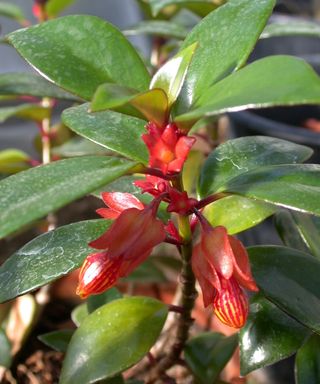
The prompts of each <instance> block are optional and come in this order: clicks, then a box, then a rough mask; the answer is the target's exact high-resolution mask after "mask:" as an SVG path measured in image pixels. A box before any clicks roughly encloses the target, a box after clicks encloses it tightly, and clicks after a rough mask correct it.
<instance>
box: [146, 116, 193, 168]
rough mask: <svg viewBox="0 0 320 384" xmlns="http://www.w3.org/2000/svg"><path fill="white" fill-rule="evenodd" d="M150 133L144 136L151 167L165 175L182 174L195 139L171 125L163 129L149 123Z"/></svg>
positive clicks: (148, 129)
mask: <svg viewBox="0 0 320 384" xmlns="http://www.w3.org/2000/svg"><path fill="white" fill-rule="evenodd" d="M146 128H147V131H148V133H147V134H144V135H142V140H143V141H144V142H145V144H146V146H147V147H148V150H149V155H150V158H149V166H150V167H152V168H157V169H160V170H161V171H162V173H163V174H167V173H176V172H180V171H181V169H182V167H183V164H184V162H185V161H186V159H187V156H188V154H189V151H190V149H191V147H192V146H193V144H194V142H195V140H196V139H195V138H194V137H191V136H187V135H185V134H184V133H183V132H181V131H180V130H179V129H178V127H177V126H176V125H175V124H173V123H169V124H168V125H166V126H165V127H164V128H163V129H162V128H159V127H158V126H157V125H156V124H154V123H152V122H149V123H148V124H147V126H146Z"/></svg>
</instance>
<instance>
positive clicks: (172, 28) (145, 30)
mask: <svg viewBox="0 0 320 384" xmlns="http://www.w3.org/2000/svg"><path fill="white" fill-rule="evenodd" d="M122 32H123V33H124V35H126V36H132V35H140V34H146V35H155V36H161V37H171V38H176V39H184V38H185V37H186V36H187V33H188V30H187V29H186V28H185V27H184V26H183V25H179V24H177V23H174V22H173V21H165V20H147V21H140V22H139V23H138V24H135V25H133V26H132V27H131V28H128V29H126V30H124V31H122Z"/></svg>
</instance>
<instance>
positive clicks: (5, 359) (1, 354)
mask: <svg viewBox="0 0 320 384" xmlns="http://www.w3.org/2000/svg"><path fill="white" fill-rule="evenodd" d="M11 361H12V358H11V343H10V340H9V339H8V337H7V335H6V333H5V332H4V330H3V329H2V328H0V366H1V367H6V368H9V367H10V365H11Z"/></svg>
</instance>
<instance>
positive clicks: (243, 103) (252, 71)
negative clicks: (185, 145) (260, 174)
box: [176, 55, 320, 127]
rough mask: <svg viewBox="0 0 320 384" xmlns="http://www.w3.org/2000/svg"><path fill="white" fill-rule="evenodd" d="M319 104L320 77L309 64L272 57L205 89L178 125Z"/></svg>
mask: <svg viewBox="0 0 320 384" xmlns="http://www.w3.org/2000/svg"><path fill="white" fill-rule="evenodd" d="M292 79H294V82H293V81H292ZM319 102H320V77H319V76H318V75H317V74H316V73H315V72H314V70H313V69H312V67H311V66H310V65H309V64H307V63H306V62H304V61H303V60H301V59H298V58H295V57H291V56H280V55H279V56H270V57H267V58H264V59H261V60H257V61H255V62H254V63H252V64H250V65H248V66H247V67H245V68H244V69H241V70H240V71H238V72H236V73H233V74H231V75H230V76H228V77H227V78H225V79H223V80H221V81H220V82H218V83H217V84H215V85H213V86H212V87H210V88H208V89H206V90H204V92H203V93H202V94H201V95H200V96H199V98H198V100H197V101H196V103H195V109H194V110H191V111H190V112H188V113H186V114H184V115H181V116H178V117H177V118H176V122H177V123H179V125H180V126H182V127H183V126H184V123H185V122H187V126H188V125H190V124H192V123H193V122H195V121H197V120H199V119H200V118H203V117H208V116H217V115H221V114H222V113H226V112H237V111H241V110H244V109H248V108H265V107H273V106H279V105H280V106H281V105H288V106H291V105H297V104H319Z"/></svg>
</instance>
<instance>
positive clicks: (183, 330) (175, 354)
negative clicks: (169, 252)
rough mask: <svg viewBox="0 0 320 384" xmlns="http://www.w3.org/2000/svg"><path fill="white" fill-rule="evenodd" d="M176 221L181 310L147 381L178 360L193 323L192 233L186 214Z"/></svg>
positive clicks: (179, 184) (179, 185) (177, 183)
mask: <svg viewBox="0 0 320 384" xmlns="http://www.w3.org/2000/svg"><path fill="white" fill-rule="evenodd" d="M174 184H175V185H174V186H175V187H176V188H177V189H179V190H180V191H183V185H182V182H181V179H178V178H177V179H176V180H175V181H174ZM178 221H179V232H180V236H181V237H182V238H183V241H184V244H183V245H182V246H181V256H182V269H181V276H180V285H181V286H180V289H181V293H182V295H181V300H180V302H179V303H178V307H181V309H182V310H181V313H179V315H178V318H177V333H176V336H175V339H174V341H173V344H172V346H171V348H170V350H169V353H168V354H167V355H166V356H164V357H163V358H162V360H160V361H159V362H158V364H157V366H156V367H155V368H154V369H153V370H152V371H151V372H150V375H149V379H148V381H147V382H148V383H153V382H155V381H156V380H157V379H159V378H164V377H166V371H167V370H168V369H169V368H171V367H172V366H173V365H174V364H176V363H177V362H178V361H179V360H180V355H181V353H182V351H183V349H184V346H185V344H186V341H187V340H188V337H189V329H190V327H191V325H192V324H193V318H192V317H191V312H192V309H193V307H194V303H195V299H196V297H197V292H196V289H195V277H194V274H193V271H192V267H191V256H192V234H191V230H190V224H189V219H188V217H187V216H182V215H180V216H179V217H178Z"/></svg>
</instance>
